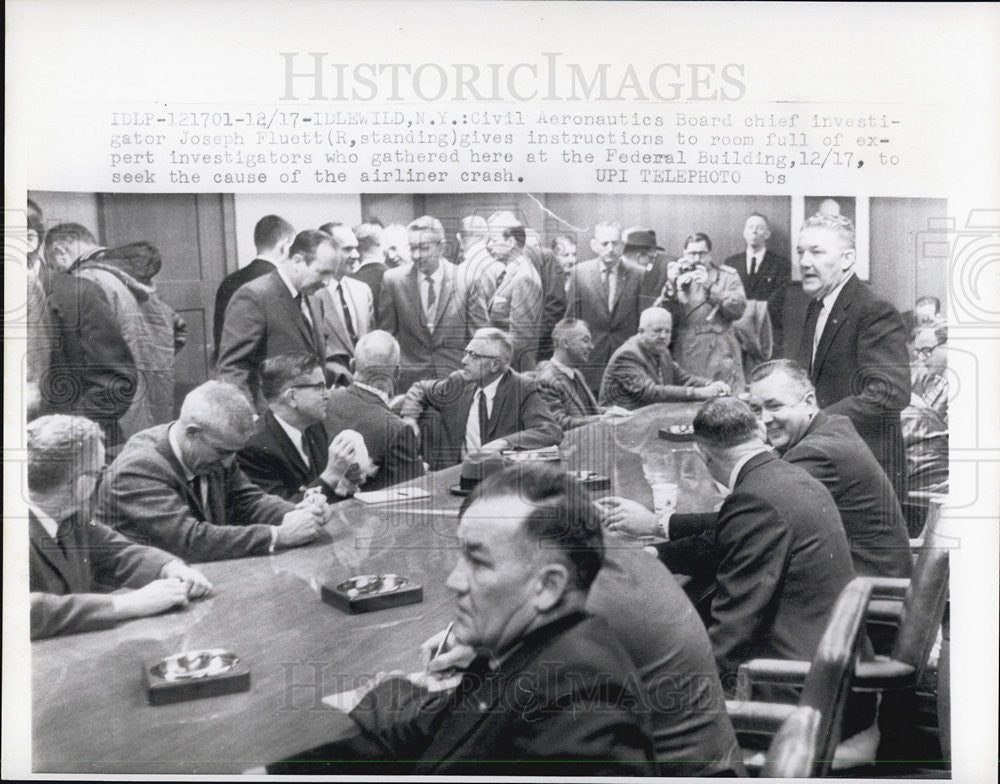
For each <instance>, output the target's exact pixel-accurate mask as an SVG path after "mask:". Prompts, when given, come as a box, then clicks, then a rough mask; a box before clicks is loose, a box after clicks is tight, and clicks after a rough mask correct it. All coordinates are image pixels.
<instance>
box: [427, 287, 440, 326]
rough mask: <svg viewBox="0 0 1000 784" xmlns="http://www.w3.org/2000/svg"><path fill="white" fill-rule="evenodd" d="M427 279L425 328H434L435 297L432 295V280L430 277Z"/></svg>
mask: <svg viewBox="0 0 1000 784" xmlns="http://www.w3.org/2000/svg"><path fill="white" fill-rule="evenodd" d="M426 278H427V313H426V314H425V315H426V316H427V328H428V329H433V327H434V305H435V304H436V303H437V295H436V294H435V293H434V278H432V277H431V276H430V275H427V276H426Z"/></svg>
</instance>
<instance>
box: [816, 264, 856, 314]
mask: <svg viewBox="0 0 1000 784" xmlns="http://www.w3.org/2000/svg"><path fill="white" fill-rule="evenodd" d="M853 277H854V270H848V271H847V274H846V275H845V276H844V279H843V280H842V281H840V283H838V284H837V287H836V288H835V289H834V290H833V291H831V292H830V293H829V294H827V295H826V296H825V297H823V310H825V311H826V312H827V313H829V312H830V309H831V308H833V303H834V302H836V301H837V297H839V296H840V290H841V289H842V288H844V286H845V285H846V284H847V281H849V280H850V279H851V278H853Z"/></svg>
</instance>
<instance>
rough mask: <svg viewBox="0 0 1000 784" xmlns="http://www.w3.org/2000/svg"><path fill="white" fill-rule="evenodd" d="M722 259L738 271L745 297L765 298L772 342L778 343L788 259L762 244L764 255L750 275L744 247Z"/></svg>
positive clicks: (789, 268)
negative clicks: (741, 250) (772, 336)
mask: <svg viewBox="0 0 1000 784" xmlns="http://www.w3.org/2000/svg"><path fill="white" fill-rule="evenodd" d="M724 263H725V265H726V266H727V267H732V268H733V269H735V270H736V271H737V272H738V273H739V276H740V282H742V283H743V290H744V291H745V292H746V295H747V299H756V300H763V301H766V302H767V311H768V314H769V315H770V317H771V330H772V331H773V333H774V343H775V345H778V346H780V345H781V335H782V327H783V324H782V320H781V310H782V306H783V304H784V296H785V290H786V289H787V288H788V283H789V282H790V281H791V279H792V264H791V262H790V261H789V260H788V259H787V258H786V257H784V256H780V255H778V254H776V253H772V252H771V251H769V250H767V249H766V248H765V249H764V258H763V259H761V260H760V261H759V262H757V271H756V272H755V273H754V274H753V275H751V274H750V273H749V272H748V271H747V255H746V249H744V250H743V252H742V253H737V254H735V255H733V256H730V257H729V258H728V259H726V261H725V262H724Z"/></svg>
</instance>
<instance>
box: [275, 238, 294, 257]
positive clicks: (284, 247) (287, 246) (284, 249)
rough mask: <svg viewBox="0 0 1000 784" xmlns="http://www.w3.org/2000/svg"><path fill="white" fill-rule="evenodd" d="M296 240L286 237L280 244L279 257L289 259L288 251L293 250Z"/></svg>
mask: <svg viewBox="0 0 1000 784" xmlns="http://www.w3.org/2000/svg"><path fill="white" fill-rule="evenodd" d="M294 240H295V238H294V237H286V238H285V239H283V240H282V241H281V242H279V243H278V256H280V257H281V258H283V259H287V258H289V255H288V251H290V250H291V248H292V242H293V241H294Z"/></svg>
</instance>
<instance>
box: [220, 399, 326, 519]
mask: <svg viewBox="0 0 1000 784" xmlns="http://www.w3.org/2000/svg"><path fill="white" fill-rule="evenodd" d="M302 446H303V448H304V449H305V451H306V454H308V455H309V463H310V464H309V465H306V464H305V462H304V461H303V460H302V455H300V454H299V450H298V449H296V448H295V445H294V444H293V443H292V440H291V439H290V438H289V437H288V433H286V432H285V431H284V429H283V428H282V427H281V425H280V424H279V423H278V420H277V419H275V418H274V414H273V413H272V411H271V410H270V409H268V410H267V411H265V412H264V413H263V415H261V417H260V418H259V419H258V420H257V427H256V430H255V431H254V434H253V435H252V436H250V440H249V441H247V442H246V444H245V445H244V446H243V448H242V449H241V450H240V451H239V454H238V455H237V460H238V461H239V464H240V468H241V469H242V470H243V473H244V474H245V475H246V477H247V479H249V480H250V481H251V482H253V483H254V484H255V485H257V487H259V488H260V489H261V490H263V491H264V492H265V493H268V494H270V495H276V496H278V497H279V498H284V499H285V500H287V501H291V502H293V503H298V502H299V501H301V500H302V496H303V495H304V493H305V489H306V488H307V487H318V486H319V485H320V482H319V475H320V474H321V473H323V469H325V468H326V462H327V448H328V447H329V439H327V437H326V430H325V429H324V428H323V423H322V422H317V423H316V424H315V425H310V426H309V427H307V428H306V429H305V430H303V431H302Z"/></svg>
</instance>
